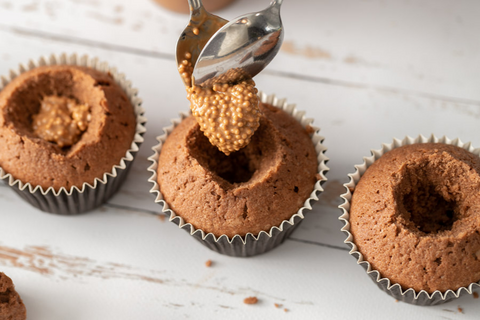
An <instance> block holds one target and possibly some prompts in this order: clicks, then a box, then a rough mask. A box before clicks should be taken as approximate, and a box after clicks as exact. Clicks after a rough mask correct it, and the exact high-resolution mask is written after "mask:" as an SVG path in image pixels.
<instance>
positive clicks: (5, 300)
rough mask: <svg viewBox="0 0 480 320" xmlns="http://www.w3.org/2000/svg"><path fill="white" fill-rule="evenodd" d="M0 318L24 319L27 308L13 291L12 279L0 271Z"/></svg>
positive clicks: (10, 319)
mask: <svg viewBox="0 0 480 320" xmlns="http://www.w3.org/2000/svg"><path fill="white" fill-rule="evenodd" d="M0 319H5V320H25V319H27V309H26V308H25V305H24V304H23V301H22V298H20V295H19V294H18V293H17V291H15V286H14V285H13V282H12V279H10V278H9V277H8V276H7V275H6V274H4V273H3V272H0Z"/></svg>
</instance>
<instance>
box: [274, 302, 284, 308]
mask: <svg viewBox="0 0 480 320" xmlns="http://www.w3.org/2000/svg"><path fill="white" fill-rule="evenodd" d="M273 305H274V306H275V308H280V307H281V306H282V305H281V304H278V303H274V304H273Z"/></svg>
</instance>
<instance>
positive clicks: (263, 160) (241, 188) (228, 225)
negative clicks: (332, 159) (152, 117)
mask: <svg viewBox="0 0 480 320" xmlns="http://www.w3.org/2000/svg"><path fill="white" fill-rule="evenodd" d="M260 109H261V112H262V116H261V117H260V126H259V128H258V129H257V131H256V132H255V134H254V135H253V137H252V140H251V142H250V143H249V144H248V145H247V146H246V147H245V148H243V149H241V150H240V151H237V152H233V153H231V154H230V155H229V156H226V155H225V154H224V153H222V152H221V151H219V150H218V148H217V147H215V146H213V145H212V144H211V143H210V142H209V140H208V138H207V137H205V135H204V134H203V133H202V131H201V130H200V127H199V124H198V123H197V122H196V120H195V118H193V117H192V116H190V117H188V118H186V119H184V120H183V121H182V122H181V123H180V124H179V125H178V126H177V127H176V128H175V129H174V130H173V132H172V133H171V134H170V135H169V136H168V138H167V140H166V141H165V143H164V145H163V146H162V150H161V153H160V156H159V160H158V169H157V182H158V184H159V186H160V192H161V193H162V195H163V198H164V200H165V201H166V202H167V203H168V205H169V206H170V208H171V209H172V210H173V211H174V212H175V213H176V214H177V215H179V216H181V217H182V218H183V219H184V220H185V222H186V223H191V224H192V225H193V226H194V227H195V228H197V229H202V230H203V231H204V232H206V233H213V234H214V235H215V236H217V237H218V236H221V235H227V236H228V237H234V236H235V235H240V236H245V235H246V234H247V233H252V234H254V235H256V234H258V233H259V232H260V231H269V230H270V228H271V227H273V226H279V225H280V224H281V222H282V221H284V220H288V219H289V218H290V217H291V216H292V215H293V214H295V213H296V212H297V211H298V209H299V208H301V207H302V205H303V203H304V201H305V200H306V199H307V198H308V196H309V195H310V193H311V192H312V190H313V188H314V185H315V182H316V180H317V179H316V173H317V156H316V152H315V148H314V146H313V143H312V141H311V139H310V136H309V134H308V133H307V131H306V130H305V129H304V128H303V127H302V125H301V124H300V123H299V122H298V121H296V120H295V119H294V118H293V117H291V116H290V115H288V114H287V113H285V112H284V111H283V110H281V109H278V108H276V107H273V106H271V105H267V104H260Z"/></svg>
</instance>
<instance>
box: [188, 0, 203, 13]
mask: <svg viewBox="0 0 480 320" xmlns="http://www.w3.org/2000/svg"><path fill="white" fill-rule="evenodd" d="M188 5H189V6H190V12H194V11H196V10H199V9H201V8H202V7H203V5H202V0H188Z"/></svg>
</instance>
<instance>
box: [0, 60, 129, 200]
mask: <svg viewBox="0 0 480 320" xmlns="http://www.w3.org/2000/svg"><path fill="white" fill-rule="evenodd" d="M135 127H136V116H135V113H134V109H133V106H132V104H131V103H130V101H129V99H128V97H127V96H126V94H125V93H124V92H123V90H122V89H121V88H120V86H119V85H118V84H117V83H116V82H115V80H114V79H113V77H112V76H111V75H110V74H105V73H102V72H99V71H96V70H93V69H90V68H86V67H79V66H64V65H59V66H43V67H38V68H35V69H32V70H30V71H27V72H24V73H22V74H21V75H19V76H18V77H16V78H15V79H14V80H13V81H12V82H10V83H9V84H8V85H7V86H5V88H4V89H3V90H2V91H1V92H0V167H2V168H3V169H4V170H5V172H7V173H9V174H11V175H12V176H13V177H14V178H15V179H19V180H20V181H22V182H24V183H30V184H31V185H32V186H34V187H35V186H41V187H42V188H43V189H44V190H46V189H48V188H50V187H53V189H54V190H56V191H58V190H59V189H60V188H62V187H64V188H66V189H67V190H70V188H71V187H73V186H76V187H79V188H81V187H82V185H83V184H84V183H90V184H92V183H93V182H94V180H95V178H100V179H101V178H102V177H103V175H104V174H105V173H107V172H111V170H112V168H113V166H114V165H116V164H119V163H120V160H121V159H122V157H124V156H125V155H126V152H127V150H128V149H129V148H130V146H131V143H132V141H133V137H134V134H135Z"/></svg>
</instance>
